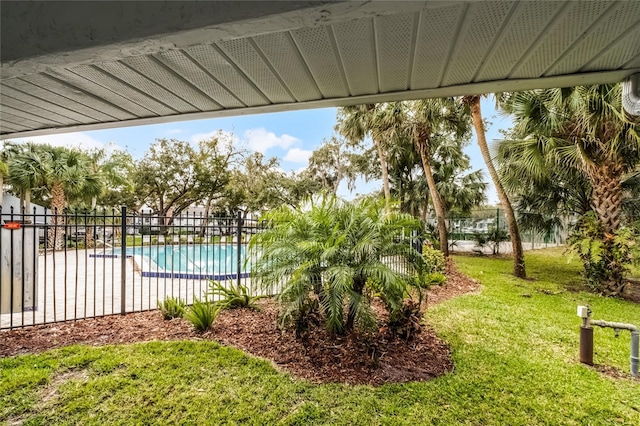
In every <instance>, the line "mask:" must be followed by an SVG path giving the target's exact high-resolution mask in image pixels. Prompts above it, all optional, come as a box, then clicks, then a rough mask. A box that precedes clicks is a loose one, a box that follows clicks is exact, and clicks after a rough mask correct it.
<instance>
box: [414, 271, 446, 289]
mask: <svg viewBox="0 0 640 426" xmlns="http://www.w3.org/2000/svg"><path fill="white" fill-rule="evenodd" d="M445 281H447V276H446V275H445V274H442V273H440V272H432V273H430V274H426V275H425V277H424V279H423V280H422V282H421V283H420V286H421V287H423V288H429V287H431V286H432V285H442V284H444V282H445Z"/></svg>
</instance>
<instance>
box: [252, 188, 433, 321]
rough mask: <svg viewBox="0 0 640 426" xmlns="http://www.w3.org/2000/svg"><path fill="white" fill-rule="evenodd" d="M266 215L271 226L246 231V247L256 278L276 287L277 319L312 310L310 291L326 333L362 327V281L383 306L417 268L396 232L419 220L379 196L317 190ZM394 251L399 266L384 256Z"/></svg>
mask: <svg viewBox="0 0 640 426" xmlns="http://www.w3.org/2000/svg"><path fill="white" fill-rule="evenodd" d="M267 219H268V221H269V222H270V224H271V226H270V227H269V228H267V229H266V230H265V231H264V232H261V233H259V234H256V235H254V236H253V237H252V238H251V242H250V244H249V247H250V249H251V250H253V251H255V252H256V254H258V255H259V256H258V257H259V258H258V260H257V262H256V264H255V265H254V271H255V274H256V277H257V278H258V279H259V280H260V281H261V283H262V285H263V286H264V287H265V288H272V287H280V288H281V290H280V292H279V295H278V299H277V300H278V302H279V303H280V304H281V305H282V307H283V309H282V311H283V315H282V316H281V324H282V323H285V324H286V323H287V322H288V321H290V320H293V321H295V322H296V323H301V324H304V323H305V322H306V320H304V319H303V318H302V317H303V316H304V315H305V312H310V313H311V312H315V311H314V310H312V309H311V310H309V309H308V308H309V306H311V305H310V303H309V302H308V299H317V300H318V304H319V306H320V312H321V314H322V316H323V321H324V323H325V326H326V327H327V329H328V330H329V332H330V333H334V334H343V333H345V332H348V331H352V330H353V329H354V328H356V327H357V328H358V329H363V328H367V327H368V326H369V325H370V324H372V323H374V322H375V316H374V314H373V311H372V309H371V306H370V298H369V297H368V296H367V292H368V291H370V290H371V288H370V287H369V285H370V284H368V283H370V282H375V283H376V288H375V291H376V292H377V293H378V296H379V297H380V298H381V300H382V302H383V303H384V304H385V306H386V307H387V309H388V310H389V312H391V311H393V310H395V309H397V308H398V307H399V306H400V305H402V300H403V298H404V297H405V296H406V294H407V292H408V289H409V287H410V286H412V285H414V286H415V285H417V284H418V282H417V280H416V277H417V275H418V273H422V272H423V270H424V269H423V265H424V260H423V258H422V257H421V256H420V253H419V252H418V251H417V250H416V249H415V248H414V247H412V246H410V245H409V244H407V242H406V240H403V239H402V235H407V233H411V231H414V230H415V231H418V230H420V228H421V225H420V222H419V221H418V220H416V219H415V218H413V217H411V216H410V215H405V214H398V213H392V214H389V213H387V212H386V211H385V208H384V205H383V204H382V203H379V202H373V201H370V200H365V201H362V202H359V203H354V204H349V203H345V202H343V201H341V200H339V199H337V198H335V197H329V196H325V197H322V198H320V199H315V200H312V201H311V202H310V203H307V204H306V205H303V206H301V207H300V208H298V209H294V208H291V207H287V206H283V207H281V208H279V209H276V210H273V211H272V212H270V213H269V215H268V216H267ZM395 258H400V259H403V260H405V261H406V264H407V265H408V266H409V268H407V271H406V272H399V271H397V270H395V269H394V268H392V267H391V266H390V265H389V264H388V262H386V263H385V261H384V259H395ZM289 324H290V322H289Z"/></svg>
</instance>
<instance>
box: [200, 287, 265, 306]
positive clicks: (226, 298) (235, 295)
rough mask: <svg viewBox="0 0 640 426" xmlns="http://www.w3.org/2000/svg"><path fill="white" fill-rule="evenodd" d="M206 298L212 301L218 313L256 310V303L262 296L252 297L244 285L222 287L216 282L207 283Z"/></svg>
mask: <svg viewBox="0 0 640 426" xmlns="http://www.w3.org/2000/svg"><path fill="white" fill-rule="evenodd" d="M207 297H211V300H214V302H213V304H214V306H215V308H216V309H217V310H218V311H222V310H225V309H237V308H248V309H256V310H257V309H258V305H257V304H256V302H257V301H258V300H260V299H262V298H263V297H264V296H252V295H251V293H250V291H249V288H248V287H247V286H246V285H242V284H238V285H234V284H230V285H229V286H224V285H222V284H220V282H218V281H209V289H208V290H207Z"/></svg>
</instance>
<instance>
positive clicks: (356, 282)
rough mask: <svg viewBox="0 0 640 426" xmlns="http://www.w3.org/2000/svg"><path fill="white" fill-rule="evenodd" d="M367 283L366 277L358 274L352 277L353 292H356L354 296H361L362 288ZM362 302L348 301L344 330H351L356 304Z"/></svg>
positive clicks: (356, 311) (354, 321) (353, 324)
mask: <svg viewBox="0 0 640 426" xmlns="http://www.w3.org/2000/svg"><path fill="white" fill-rule="evenodd" d="M366 283H367V279H366V278H364V277H362V276H358V277H354V279H353V292H354V293H355V294H357V296H356V297H362V292H363V290H364V286H365V284H366ZM359 303H362V301H352V302H351V303H349V308H348V313H347V322H346V323H345V327H344V329H345V331H352V330H353V328H354V326H355V324H356V315H357V313H358V309H357V308H358V306H357V305H358V304H359Z"/></svg>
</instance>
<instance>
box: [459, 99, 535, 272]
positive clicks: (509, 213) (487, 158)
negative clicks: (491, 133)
mask: <svg viewBox="0 0 640 426" xmlns="http://www.w3.org/2000/svg"><path fill="white" fill-rule="evenodd" d="M462 102H463V103H464V104H465V105H466V106H467V107H468V108H469V110H470V112H471V118H472V120H473V128H474V130H475V132H476V137H477V139H478V146H479V147H480V152H482V158H483V159H484V163H485V164H486V166H487V170H489V175H490V176H491V180H492V181H493V185H494V186H495V188H496V192H497V193H498V199H499V200H500V204H501V205H502V208H503V209H504V212H505V216H506V218H507V227H508V229H509V235H510V237H511V249H512V251H513V275H515V276H516V277H518V278H526V276H527V271H526V268H525V263H524V250H523V249H522V238H521V237H520V230H519V229H518V222H517V221H516V215H515V213H514V211H513V207H512V206H511V201H510V200H509V196H508V195H507V192H506V191H505V190H504V187H503V186H502V183H501V182H500V177H499V176H498V172H497V171H496V168H495V167H494V165H493V160H492V158H491V153H490V152H489V146H488V144H487V137H486V133H485V128H484V121H483V120H482V110H481V108H480V96H479V95H473V96H465V97H463V98H462Z"/></svg>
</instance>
